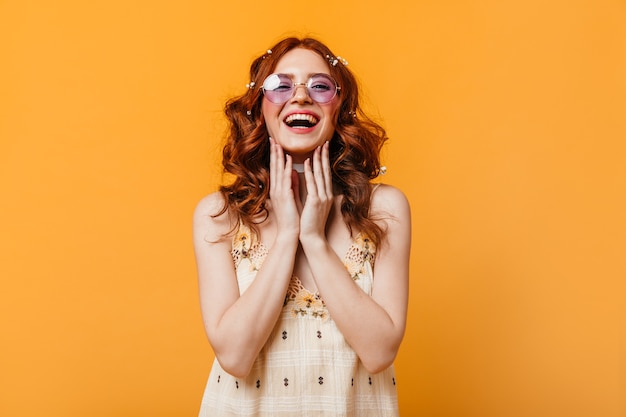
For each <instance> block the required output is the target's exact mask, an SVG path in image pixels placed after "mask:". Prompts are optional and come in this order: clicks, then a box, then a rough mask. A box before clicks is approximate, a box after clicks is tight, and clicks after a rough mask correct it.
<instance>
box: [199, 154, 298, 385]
mask: <svg viewBox="0 0 626 417" xmlns="http://www.w3.org/2000/svg"><path fill="white" fill-rule="evenodd" d="M274 152H276V150H275V149H274ZM279 157H281V158H282V154H281V155H279ZM276 160H279V158H278V157H276V158H274V157H273V158H272V163H273V164H274V165H279V164H278V163H276ZM281 160H282V159H281ZM270 181H271V184H272V190H271V199H272V200H273V201H274V202H275V203H276V204H274V205H273V206H274V207H277V208H273V210H272V219H271V220H270V221H274V222H276V223H277V233H276V237H275V239H274V242H273V243H272V245H271V247H270V248H269V254H268V255H267V257H266V259H265V261H264V262H263V265H262V267H261V268H260V270H259V271H258V272H257V275H256V277H255V278H254V280H253V281H252V283H251V284H250V287H248V289H247V290H246V291H245V292H244V293H243V294H241V296H240V294H239V286H238V284H237V277H236V274H235V267H234V265H233V260H232V257H231V238H229V237H223V235H224V234H225V233H227V232H228V231H230V230H231V228H232V226H233V225H234V224H235V222H236V221H237V220H236V219H233V218H232V216H229V214H228V211H227V212H226V213H224V214H223V215H221V216H219V217H212V215H213V214H215V213H217V212H219V209H220V208H221V207H222V204H223V197H222V196H221V194H219V193H214V194H211V195H209V196H208V197H206V198H205V199H203V200H202V201H200V203H199V204H198V206H197V208H196V211H195V214H194V247H195V253H196V263H197V268H198V277H199V286H200V305H201V308H202V316H203V319H204V325H205V330H206V334H207V336H208V338H209V341H210V343H211V346H212V347H213V350H214V352H215V355H216V357H217V359H218V361H219V362H220V364H221V365H222V367H223V368H224V369H225V370H226V371H227V372H228V373H230V374H232V375H234V376H237V377H243V376H245V375H247V374H248V373H249V372H250V369H251V367H252V365H253V363H254V361H255V360H256V358H257V356H258V354H259V352H260V351H261V349H262V347H263V345H264V344H265V343H266V341H267V339H268V337H269V335H270V333H271V332H272V329H273V328H274V325H275V324H276V321H277V320H278V317H279V314H280V311H281V309H282V306H283V302H284V299H285V294H286V292H287V287H288V285H289V281H290V279H291V276H292V273H293V265H294V260H295V256H296V250H297V248H298V227H299V222H298V213H297V208H296V206H295V201H294V198H293V191H292V189H291V161H290V160H289V158H288V162H287V164H286V165H281V166H276V167H273V169H272V178H271V179H270ZM281 201H283V202H284V204H278V203H279V202H281Z"/></svg>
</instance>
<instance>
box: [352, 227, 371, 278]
mask: <svg viewBox="0 0 626 417" xmlns="http://www.w3.org/2000/svg"><path fill="white" fill-rule="evenodd" d="M375 259H376V245H375V244H374V242H372V240H371V239H370V238H369V236H367V235H366V234H364V233H359V234H358V235H357V236H356V237H355V238H354V242H353V244H352V245H351V246H350V249H348V252H347V253H346V257H345V259H344V265H345V267H346V269H347V270H348V273H349V274H350V276H351V277H352V279H353V280H355V281H356V280H358V279H359V278H360V276H361V275H362V274H363V273H364V272H365V263H366V262H369V264H370V266H371V267H372V268H374V260H375Z"/></svg>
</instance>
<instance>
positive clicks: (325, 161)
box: [322, 142, 333, 195]
mask: <svg viewBox="0 0 626 417" xmlns="http://www.w3.org/2000/svg"><path fill="white" fill-rule="evenodd" d="M322 170H323V172H324V180H325V185H326V193H327V194H328V195H333V172H332V170H331V169H330V144H329V143H328V142H326V143H325V144H324V147H323V148H322Z"/></svg>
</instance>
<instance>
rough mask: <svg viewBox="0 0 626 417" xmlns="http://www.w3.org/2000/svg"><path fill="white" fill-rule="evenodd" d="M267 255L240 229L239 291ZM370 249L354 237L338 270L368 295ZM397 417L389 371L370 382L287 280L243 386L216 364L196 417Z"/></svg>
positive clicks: (325, 319)
mask: <svg viewBox="0 0 626 417" xmlns="http://www.w3.org/2000/svg"><path fill="white" fill-rule="evenodd" d="M267 253H268V250H267V248H266V247H265V246H264V245H263V243H261V242H259V241H257V239H256V236H255V234H254V233H252V232H251V230H250V229H249V228H248V227H246V226H244V225H241V226H240V227H239V230H238V232H237V234H236V235H235V236H234V237H233V244H232V257H233V262H234V263H235V268H236V272H237V281H238V283H239V291H240V293H243V292H244V291H246V289H247V288H248V287H249V285H250V284H251V283H252V281H253V280H254V278H255V276H256V273H257V271H258V269H259V268H260V267H261V265H262V263H263V260H264V259H265V257H266V255H267ZM375 257H376V248H375V246H374V245H373V243H372V242H371V241H370V240H369V239H368V238H367V237H366V236H364V235H362V234H359V235H357V236H355V238H354V239H353V241H352V244H351V246H350V248H349V249H348V251H347V253H346V255H345V258H344V263H345V266H346V269H347V270H348V272H349V273H350V275H351V276H352V278H353V279H354V281H355V282H356V283H357V284H358V286H359V287H360V288H361V289H362V290H363V291H364V292H366V293H367V294H370V295H371V291H372V281H373V267H374V260H375ZM397 415H398V402H397V394H396V379H395V374H394V369H393V366H391V367H389V368H387V369H386V370H384V371H382V372H380V373H377V374H370V373H368V372H367V371H366V370H365V368H364V367H363V365H362V363H361V361H360V360H359V358H358V357H357V355H356V353H355V352H354V351H353V350H352V348H351V347H350V346H349V345H348V343H347V342H346V340H345V339H344V337H343V335H342V334H341V332H340V331H339V329H338V328H337V326H336V325H335V322H334V321H333V319H332V317H330V315H329V314H328V310H327V309H326V306H325V305H324V301H323V300H322V299H321V298H320V297H319V295H318V294H315V293H312V292H310V291H308V290H307V289H306V288H304V287H303V286H302V284H301V283H300V280H299V279H298V278H297V277H295V276H294V277H293V278H292V279H291V283H290V286H289V289H288V291H287V294H286V297H285V303H284V306H283V309H282V313H281V315H280V317H279V319H278V321H277V323H276V326H275V327H274V330H273V331H272V333H271V335H270V337H269V339H268V341H267V343H266V345H265V346H264V347H263V349H262V350H261V352H260V353H259V356H258V358H257V359H256V361H255V363H254V365H253V367H252V370H251V372H250V374H249V375H248V376H247V377H246V378H235V377H233V376H231V375H229V374H228V373H226V372H225V371H224V370H223V369H222V367H221V366H220V364H219V363H218V361H217V360H215V361H214V363H213V368H212V369H211V374H210V376H209V380H208V383H207V386H206V389H205V392H204V396H203V398H202V405H201V409H200V417H230V416H246V417H252V416H254V417H269V416H272V417H322V416H333V417H339V416H341V417H370V416H371V417H390V416H397Z"/></svg>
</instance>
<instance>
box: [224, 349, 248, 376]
mask: <svg viewBox="0 0 626 417" xmlns="http://www.w3.org/2000/svg"><path fill="white" fill-rule="evenodd" d="M215 358H216V359H217V361H218V362H219V364H220V366H221V367H222V369H223V370H224V371H226V372H227V373H228V374H230V375H232V376H234V377H235V378H242V379H243V378H245V377H247V376H248V375H249V374H250V371H251V370H252V365H253V363H254V361H253V360H252V361H250V360H246V359H244V358H242V357H241V356H240V355H235V354H233V353H232V352H229V353H222V354H218V353H217V352H215Z"/></svg>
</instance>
